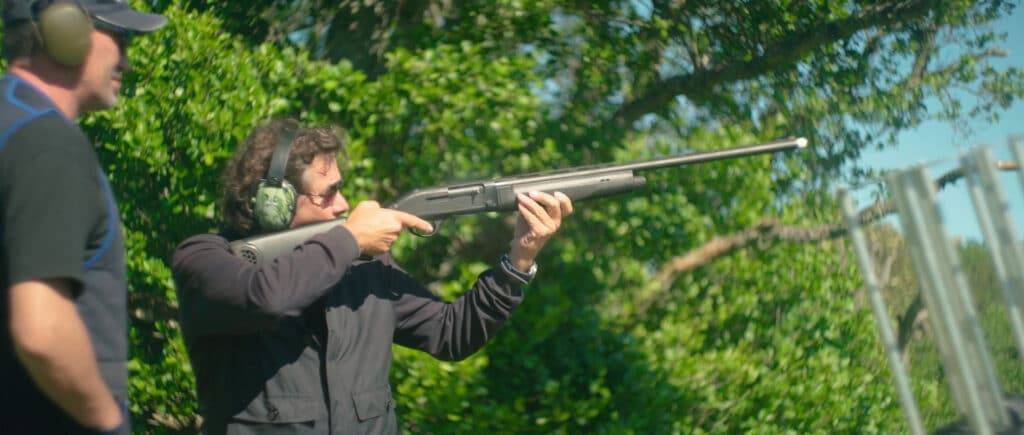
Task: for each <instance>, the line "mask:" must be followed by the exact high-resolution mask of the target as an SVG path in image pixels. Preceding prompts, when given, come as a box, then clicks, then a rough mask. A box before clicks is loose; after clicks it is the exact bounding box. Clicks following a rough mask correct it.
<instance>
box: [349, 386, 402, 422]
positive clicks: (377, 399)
mask: <svg viewBox="0 0 1024 435" xmlns="http://www.w3.org/2000/svg"><path fill="white" fill-rule="evenodd" d="M352 402H353V403H354V404H355V408H356V418H358V419H359V421H360V422H364V421H366V420H370V419H373V418H377V417H380V416H381V415H383V414H386V413H388V411H390V410H391V408H393V407H394V406H395V405H394V403H393V402H392V401H391V387H390V386H383V387H378V388H376V389H372V390H366V391H361V392H358V393H352Z"/></svg>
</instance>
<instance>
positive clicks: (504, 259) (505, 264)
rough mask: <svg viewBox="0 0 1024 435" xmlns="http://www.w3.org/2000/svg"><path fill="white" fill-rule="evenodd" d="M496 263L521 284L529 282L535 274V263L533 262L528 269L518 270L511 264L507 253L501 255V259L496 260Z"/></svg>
mask: <svg viewBox="0 0 1024 435" xmlns="http://www.w3.org/2000/svg"><path fill="white" fill-rule="evenodd" d="M498 265H499V267H500V268H501V270H503V271H504V272H505V274H506V275H508V276H510V277H512V278H513V279H515V280H516V281H518V282H519V283H520V284H523V285H526V284H529V283H530V281H532V280H533V277H535V276H537V263H534V264H533V267H530V270H529V271H527V272H520V271H518V270H516V268H515V266H513V265H512V261H511V260H509V258H508V254H505V255H502V256H501V261H499V262H498Z"/></svg>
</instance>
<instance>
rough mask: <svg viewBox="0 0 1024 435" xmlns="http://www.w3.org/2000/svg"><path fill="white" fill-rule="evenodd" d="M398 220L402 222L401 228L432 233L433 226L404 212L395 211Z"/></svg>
mask: <svg viewBox="0 0 1024 435" xmlns="http://www.w3.org/2000/svg"><path fill="white" fill-rule="evenodd" d="M396 213H398V216H399V219H400V220H401V221H402V226H404V227H406V228H414V229H416V230H419V231H420V232H423V233H430V232H433V231H434V226H433V225H431V224H430V222H427V221H425V220H423V219H420V218H419V217H417V216H416V215H413V214H409V213H406V212H404V211H396Z"/></svg>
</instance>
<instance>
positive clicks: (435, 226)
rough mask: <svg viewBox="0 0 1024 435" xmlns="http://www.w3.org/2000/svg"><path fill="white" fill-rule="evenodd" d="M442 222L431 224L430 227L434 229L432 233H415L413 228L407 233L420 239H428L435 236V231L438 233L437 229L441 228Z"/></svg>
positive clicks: (437, 221)
mask: <svg viewBox="0 0 1024 435" xmlns="http://www.w3.org/2000/svg"><path fill="white" fill-rule="evenodd" d="M443 222H444V221H443V220H436V221H433V222H431V223H430V225H431V226H433V227H434V231H431V232H429V233H421V232H419V231H416V229H415V228H409V232H410V233H413V234H415V235H417V236H420V237H430V236H433V235H435V234H437V231H438V229H439V228H441V223H443Z"/></svg>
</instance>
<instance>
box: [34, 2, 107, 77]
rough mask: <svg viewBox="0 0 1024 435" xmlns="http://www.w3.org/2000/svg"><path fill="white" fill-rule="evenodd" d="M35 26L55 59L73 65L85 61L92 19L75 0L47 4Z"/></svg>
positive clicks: (44, 45) (47, 50)
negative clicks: (72, 0)
mask: <svg viewBox="0 0 1024 435" xmlns="http://www.w3.org/2000/svg"><path fill="white" fill-rule="evenodd" d="M36 29H37V31H38V33H39V39H40V42H42V44H43V48H44V49H45V50H46V53H47V54H49V55H50V57H51V58H53V60H54V61H56V62H57V63H59V64H61V65H64V66H68V67H76V66H80V65H82V64H83V63H85V57H86V56H87V55H88V54H89V47H90V46H91V45H92V29H93V27H92V19H91V18H90V17H89V15H88V14H86V13H85V11H84V10H82V8H81V7H79V6H78V4H76V3H72V2H60V3H54V4H52V5H49V6H47V7H46V8H45V9H43V10H42V11H41V12H40V13H39V17H38V18H37V19H36Z"/></svg>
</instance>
